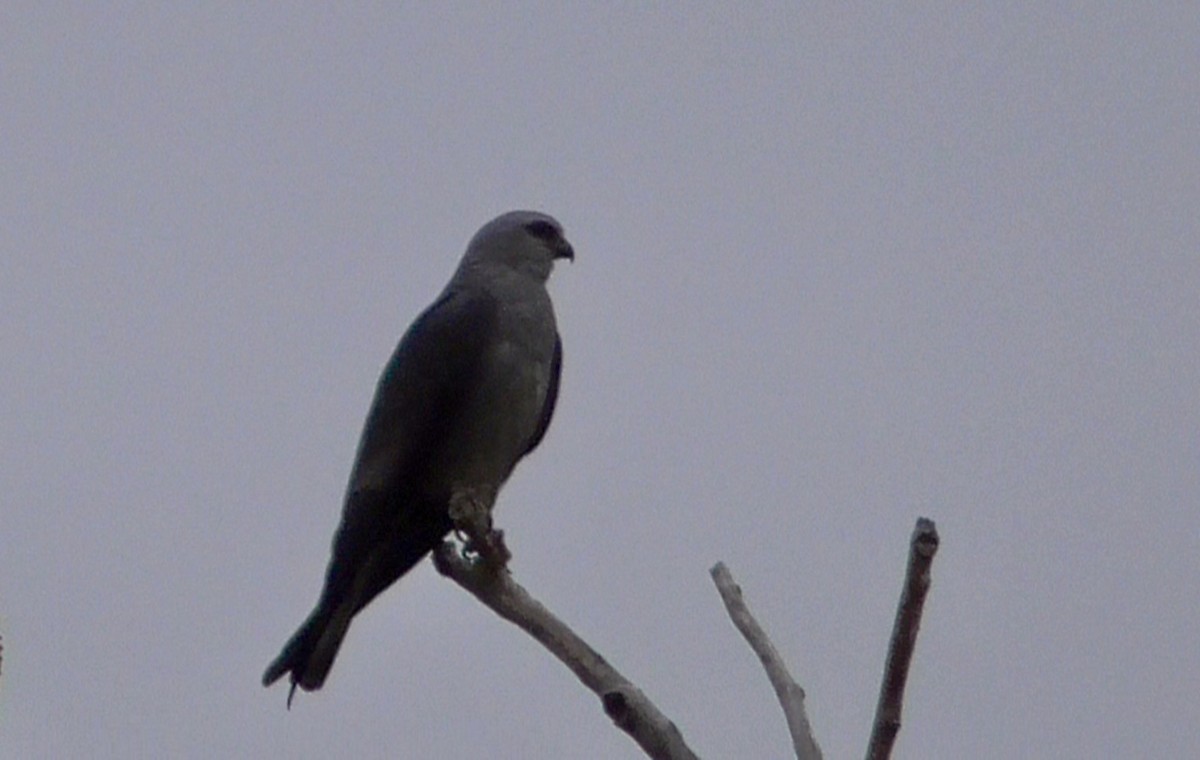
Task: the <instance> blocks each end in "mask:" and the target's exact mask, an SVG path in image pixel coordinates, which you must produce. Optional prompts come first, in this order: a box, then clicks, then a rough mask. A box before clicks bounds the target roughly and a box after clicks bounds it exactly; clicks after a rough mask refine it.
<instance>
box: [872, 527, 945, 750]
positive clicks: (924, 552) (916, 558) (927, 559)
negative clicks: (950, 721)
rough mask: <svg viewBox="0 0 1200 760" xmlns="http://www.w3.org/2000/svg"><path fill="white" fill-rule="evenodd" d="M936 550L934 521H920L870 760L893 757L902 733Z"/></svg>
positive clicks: (877, 711) (911, 549) (881, 691)
mask: <svg viewBox="0 0 1200 760" xmlns="http://www.w3.org/2000/svg"><path fill="white" fill-rule="evenodd" d="M937 548H938V533H937V526H935V525H934V524H933V520H929V519H926V518H924V517H920V518H917V526H916V528H914V529H913V534H912V540H911V542H910V545H909V552H908V572H907V574H906V575H905V578H904V590H903V591H902V592H901V593H900V605H899V607H898V608H897V610H896V624H895V626H893V628H892V640H891V642H890V643H889V645H888V654H887V662H886V664H885V665H884V671H883V684H882V686H881V687H880V689H879V706H878V707H877V708H876V709H875V725H874V728H873V729H872V730H871V743H870V745H869V746H868V747H867V760H887V758H889V757H891V754H892V746H893V745H894V744H895V742H896V734H898V733H899V732H900V708H901V705H902V703H903V702H904V683H905V681H906V680H907V679H908V666H909V663H911V662H912V655H913V649H914V648H915V647H916V644H917V630H918V629H919V628H920V627H921V610H922V608H923V607H924V605H925V593H926V592H927V591H929V582H930V573H929V569H930V566H931V565H932V564H933V555H934V554H936V553H937Z"/></svg>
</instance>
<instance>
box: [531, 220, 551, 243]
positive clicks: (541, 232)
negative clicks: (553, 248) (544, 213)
mask: <svg viewBox="0 0 1200 760" xmlns="http://www.w3.org/2000/svg"><path fill="white" fill-rule="evenodd" d="M525 229H526V230H528V231H529V234H530V235H533V236H534V237H535V238H541V239H542V240H546V241H550V240H554V239H556V238H557V237H558V229H556V228H555V226H554V225H553V224H551V223H550V222H547V221H546V220H544V219H538V220H536V221H533V222H530V223H529V224H527V225H525Z"/></svg>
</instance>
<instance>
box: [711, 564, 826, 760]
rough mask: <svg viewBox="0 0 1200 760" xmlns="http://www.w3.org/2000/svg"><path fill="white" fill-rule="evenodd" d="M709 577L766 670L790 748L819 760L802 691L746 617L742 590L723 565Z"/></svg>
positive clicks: (804, 759) (802, 758) (804, 758)
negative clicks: (779, 707) (785, 728)
mask: <svg viewBox="0 0 1200 760" xmlns="http://www.w3.org/2000/svg"><path fill="white" fill-rule="evenodd" d="M709 574H711V575H712V579H713V583H715V584H717V591H718V592H719V593H720V594H721V601H723V602H725V610H726V611H727V612H728V613H729V617H730V619H731V620H733V624H734V625H735V626H737V629H738V630H739V631H740V632H741V634H742V636H743V637H745V639H746V643H748V644H749V645H750V648H751V649H752V650H754V653H755V654H756V655H758V659H759V661H761V662H762V665H763V668H764V669H765V670H766V671H767V678H768V679H769V680H770V681H771V686H772V687H773V688H774V689H775V696H776V697H777V698H778V699H779V705H780V706H781V707H782V708H783V714H784V717H785V718H787V725H788V731H789V732H790V733H791V735H792V748H793V749H794V750H795V752H796V758H797V760H821V758H822V755H821V748H820V747H819V746H818V745H817V740H816V739H815V738H814V737H813V735H812V726H811V725H809V722H808V713H807V712H806V711H805V710H804V689H802V688H800V684H798V683H796V681H795V680H794V679H793V678H792V676H791V674H790V673H789V672H788V669H787V665H785V664H784V662H783V657H782V656H781V655H780V654H779V650H778V649H776V648H775V645H774V644H772V643H771V639H770V638H769V637H768V636H767V632H766V631H764V630H763V628H762V626H760V625H759V624H758V621H757V620H755V619H754V616H753V615H751V614H750V608H749V607H747V606H746V602H745V600H744V599H743V598H742V588H741V586H738V585H737V584H736V583H734V581H733V575H731V574H730V572H729V568H727V567H725V563H724V562H718V563H717V564H715V565H713V567H712V569H711V570H709Z"/></svg>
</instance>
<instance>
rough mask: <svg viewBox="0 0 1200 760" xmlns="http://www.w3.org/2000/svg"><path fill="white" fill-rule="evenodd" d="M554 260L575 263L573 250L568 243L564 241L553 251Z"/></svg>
mask: <svg viewBox="0 0 1200 760" xmlns="http://www.w3.org/2000/svg"><path fill="white" fill-rule="evenodd" d="M554 258H556V259H567V260H569V261H570V262H571V263H575V249H574V248H572V247H571V244H570V243H568V242H567V241H565V240H564V241H562V242H561V243H559V244H558V246H557V247H556V248H555V249H554Z"/></svg>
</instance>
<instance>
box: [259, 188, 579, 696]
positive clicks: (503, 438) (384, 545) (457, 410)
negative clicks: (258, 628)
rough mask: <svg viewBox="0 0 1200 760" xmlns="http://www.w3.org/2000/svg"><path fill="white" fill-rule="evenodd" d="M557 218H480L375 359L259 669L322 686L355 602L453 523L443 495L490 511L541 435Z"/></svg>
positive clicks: (566, 250)
mask: <svg viewBox="0 0 1200 760" xmlns="http://www.w3.org/2000/svg"><path fill="white" fill-rule="evenodd" d="M574 258H575V251H574V250H573V249H572V248H571V244H570V243H568V242H567V241H566V239H565V238H564V237H563V230H562V226H561V225H560V224H559V223H558V222H557V221H555V220H554V219H553V218H552V217H550V216H547V215H546V214H541V213H538V212H536V211H511V212H509V213H507V214H503V215H501V216H499V217H497V218H495V219H493V220H492V221H490V222H488V223H487V224H485V225H484V226H483V227H482V228H480V230H479V232H477V233H475V237H473V238H472V239H471V242H470V244H468V246H467V252H466V253H465V254H464V255H463V258H462V261H461V262H460V263H459V265H458V269H457V270H456V271H455V272H454V275H453V276H452V277H451V278H450V282H449V283H448V284H447V285H446V288H445V289H444V290H443V291H442V294H441V295H440V296H439V297H438V299H437V300H436V301H435V302H434V303H433V305H432V306H430V307H429V308H428V309H426V310H425V311H424V312H423V313H422V314H421V315H420V316H419V317H417V319H416V321H415V322H413V324H412V326H411V327H409V328H408V331H407V332H406V333H405V334H404V337H403V338H402V339H401V340H400V344H399V345H398V346H397V347H396V351H395V353H393V354H392V358H391V360H390V361H389V362H388V364H387V366H386V367H385V368H384V370H383V375H382V376H381V377H380V379H379V384H378V386H377V387H376V390H375V399H374V401H373V402H372V404H371V410H370V412H369V413H368V415H367V421H366V425H365V426H364V428H363V432H362V438H361V439H360V441H359V444H358V454H357V456H356V457H355V461H354V468H353V470H352V471H351V473H350V482H349V484H348V486H347V488H346V497H345V504H344V506H343V509H342V520H341V524H340V525H339V526H338V529H337V533H336V534H335V535H334V538H333V550H332V556H331V558H330V560H329V566H328V568H327V570H326V573H325V586H324V589H323V590H322V591H321V596H320V599H319V600H318V601H317V606H316V608H315V609H313V611H312V613H311V614H310V615H309V616H308V619H307V620H305V621H304V624H303V625H301V626H300V629H299V630H298V631H296V633H295V634H293V635H292V638H291V639H290V640H289V641H288V642H287V644H286V645H284V647H283V651H282V652H281V653H280V654H279V656H278V657H277V658H276V659H275V661H274V662H272V663H271V665H270V666H269V667H268V668H267V670H266V672H265V673H264V674H263V685H264V686H270V685H271V684H273V683H274V682H275V681H277V680H278V679H279V678H280V677H282V676H283V675H284V674H285V673H290V674H291V682H292V688H291V690H290V691H289V693H288V705H289V706H291V702H292V697H293V696H294V695H295V692H296V687H297V686H299V687H300V688H302V689H304V690H305V691H312V690H314V689H319V688H321V685H322V684H323V683H324V682H325V677H326V676H327V675H328V674H329V669H330V667H332V666H333V660H334V658H335V657H336V656H337V651H338V647H339V646H340V645H341V643H342V638H343V637H344V636H345V635H346V630H347V629H348V628H349V626H350V621H351V619H353V617H354V616H355V614H357V613H358V612H359V611H360V610H361V609H362V608H363V607H365V606H366V605H367V604H368V603H369V602H370V601H371V600H372V599H374V598H375V597H376V596H378V595H379V593H380V592H382V591H383V590H384V589H386V588H387V587H388V586H390V585H391V584H392V583H394V582H395V581H396V580H397V579H398V578H400V576H402V575H404V574H405V573H406V572H408V571H409V570H410V569H412V567H413V566H414V565H416V564H417V563H418V562H419V561H421V559H422V558H423V557H424V556H425V555H426V554H428V553H429V552H430V551H431V550H432V549H434V548H435V547H437V545H438V544H439V543H440V542H441V541H442V540H443V539H444V538H445V536H446V534H447V533H449V531H450V530H451V529H453V527H454V523H453V521H452V520H451V518H450V513H451V502H452V500H454V501H456V502H457V501H458V500H463V499H466V500H468V501H470V502H472V503H473V504H476V505H479V506H480V507H482V508H484V509H487V510H490V509H491V507H492V505H493V503H494V501H495V499H496V494H497V493H498V492H499V490H500V487H501V486H502V485H504V482H505V481H506V480H507V479H508V476H509V475H510V474H511V473H512V471H513V468H514V467H515V466H516V464H517V462H518V461H519V460H520V459H521V458H522V457H524V456H525V455H526V454H528V453H529V452H531V451H533V449H534V448H536V447H537V445H538V444H539V443H540V442H541V440H542V436H544V435H545V433H546V428H547V427H548V426H549V424H550V417H551V415H552V414H553V413H554V403H555V400H556V398H557V396H558V379H559V373H560V370H561V367H562V341H561V340H560V338H559V335H558V328H557V326H556V324H555V320H554V307H553V306H552V304H551V303H550V295H549V293H547V292H546V281H547V279H548V278H549V277H550V272H551V270H552V269H553V268H554V262H555V260H556V259H570V260H572V261H573V260H574Z"/></svg>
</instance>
